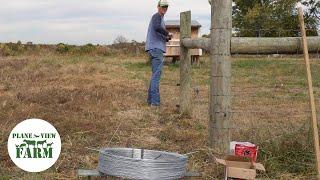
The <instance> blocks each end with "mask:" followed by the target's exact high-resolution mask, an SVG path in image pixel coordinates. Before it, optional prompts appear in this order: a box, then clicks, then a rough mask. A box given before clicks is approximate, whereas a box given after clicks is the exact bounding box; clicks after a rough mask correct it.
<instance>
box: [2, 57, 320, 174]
mask: <svg viewBox="0 0 320 180" xmlns="http://www.w3.org/2000/svg"><path fill="white" fill-rule="evenodd" d="M302 62H303V61H299V60H296V59H289V60H287V59H282V60H274V59H250V60H248V59H237V60H234V62H233V82H232V90H233V92H234V97H233V105H232V106H233V107H232V109H233V114H232V119H233V127H234V129H232V139H233V140H238V141H240V140H245V141H251V142H254V143H256V144H258V145H260V156H259V161H262V162H263V163H264V164H265V165H266V167H267V173H264V174H262V176H263V177H266V178H280V179H291V178H308V177H310V176H311V175H312V174H313V173H314V171H313V164H312V163H313V159H312V157H313V155H312V141H311V139H310V138H307V136H308V131H307V128H306V127H305V126H304V125H305V124H306V122H308V120H309V119H308V117H309V115H308V114H309V113H308V108H307V107H308V106H307V105H308V101H307V96H306V89H305V87H306V86H305V79H304V69H303V68H304V66H303V64H302ZM288 63H289V64H290V63H291V64H293V65H288ZM318 64H319V63H318V62H317V61H314V62H313V65H314V67H316V68H318ZM314 72H316V71H314ZM208 74H209V69H208V62H207V59H204V63H203V64H201V65H200V66H196V67H194V70H193V87H194V86H198V87H199V89H200V93H199V94H198V95H196V94H194V111H193V116H192V118H190V119H187V118H183V117H180V116H179V114H178V112H177V109H176V104H177V102H178V98H179V87H177V86H176V84H177V83H178V82H179V69H178V66H177V65H169V66H165V68H164V74H163V79H162V81H161V95H162V104H163V106H162V108H161V110H160V111H159V112H155V111H152V110H151V109H150V108H149V107H148V106H147V105H146V103H145V100H146V92H147V87H148V83H149V76H150V68H149V67H148V66H147V65H146V64H145V59H143V58H125V57H114V58H111V57H99V56H97V57H90V56H82V57H79V56H57V55H49V56H24V57H14V58H13V57H7V58H2V59H0V107H1V108H0V121H1V123H0V135H1V136H0V145H1V146H0V147H1V152H2V153H1V155H0V157H1V159H0V167H1V168H0V176H2V177H3V178H4V179H5V178H23V179H54V178H55V179H75V178H77V176H76V170H77V169H78V168H89V169H90V168H92V169H93V168H96V167H97V163H98V162H97V160H98V154H97V153H96V152H93V151H90V150H87V149H86V148H85V147H92V148H102V147H105V146H107V144H108V143H109V141H110V138H111V137H112V135H113V133H114V131H115V130H116V129H117V127H118V126H119V124H121V126H120V128H119V131H118V132H117V133H116V135H115V137H114V138H113V140H112V142H111V143H110V146H112V147H136V148H142V147H143V148H146V149H156V150H165V151H173V152H179V153H182V154H183V153H189V152H193V151H196V150H199V153H197V154H194V155H192V156H190V162H189V169H190V170H192V171H198V172H201V173H203V177H202V178H203V179H210V178H217V177H219V176H221V174H222V173H223V171H221V167H219V166H217V165H216V164H215V163H214V161H213V155H214V153H213V152H212V151H210V149H208V147H207V121H208V87H209V84H208V78H209V77H208ZM317 75H318V72H316V76H315V77H316V79H315V87H319V84H320V80H319V77H320V76H317ZM316 90H318V88H316ZM27 118H41V119H45V120H47V121H49V122H51V123H52V124H53V125H54V126H55V127H56V128H57V130H58V131H59V133H60V136H61V138H62V152H61V155H60V158H59V160H58V161H57V162H56V164H55V165H54V166H53V167H52V168H50V169H49V170H47V171H45V172H42V173H38V174H34V175H31V174H28V173H25V172H23V171H21V170H19V169H18V168H17V167H16V166H15V165H14V164H13V163H12V162H11V161H10V158H9V156H8V154H7V150H6V141H7V136H8V135H9V133H10V131H11V129H12V128H13V127H14V126H15V125H16V124H17V123H19V122H20V121H22V120H24V119H27ZM291 148H296V149H291ZM310 148H311V149H310ZM301 150H306V152H305V154H304V153H303V152H300V151H301ZM296 151H299V152H296ZM290 153H291V154H290ZM296 156H297V157H296ZM300 156H301V157H300ZM286 158H290V159H286ZM288 162H293V163H292V164H293V166H288V164H285V163H288ZM301 163H302V164H303V165H302V166H303V167H300V164H301ZM292 168H296V169H292Z"/></svg>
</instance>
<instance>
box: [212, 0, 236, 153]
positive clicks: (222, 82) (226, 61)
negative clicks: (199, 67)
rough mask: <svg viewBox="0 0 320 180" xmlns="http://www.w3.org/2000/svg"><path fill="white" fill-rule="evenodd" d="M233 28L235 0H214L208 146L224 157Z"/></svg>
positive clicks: (226, 149)
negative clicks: (233, 2) (233, 5)
mask: <svg viewBox="0 0 320 180" xmlns="http://www.w3.org/2000/svg"><path fill="white" fill-rule="evenodd" d="M231 29H232V0H212V3H211V50H210V52H211V73H210V107H209V109H210V112H209V115H210V120H209V146H210V147H212V148H213V149H214V150H216V151H217V152H218V153H221V154H224V153H227V152H228V151H229V143H230V129H229V128H230V127H229V126H230V105H231V103H230V100H231V99H230V98H231V97H230V95H231V94H230V93H231V89H230V87H231V86H230V79H231V60H230V49H231V33H232V31H231Z"/></svg>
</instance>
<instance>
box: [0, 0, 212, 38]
mask: <svg viewBox="0 0 320 180" xmlns="http://www.w3.org/2000/svg"><path fill="white" fill-rule="evenodd" d="M157 2H158V0H0V4H1V6H0V42H17V41H18V40H21V41H22V42H23V43H25V42H27V41H32V42H34V43H46V44H49V43H50V44H52V43H54V44H55V43H60V42H63V43H68V44H87V43H94V44H110V43H112V42H113V40H114V39H115V38H116V37H117V36H118V35H123V36H125V37H126V38H127V39H129V40H133V39H134V40H137V41H145V37H146V31H147V27H148V24H149V21H150V18H151V16H152V15H153V14H154V13H155V12H156V11H157V8H156V6H157ZM169 2H170V7H169V9H168V13H167V14H166V16H165V19H166V20H174V19H179V14H180V12H181V11H186V10H191V11H192V19H193V20H197V21H199V22H200V23H201V24H202V25H203V27H202V29H201V33H208V32H209V25H210V6H209V3H208V0H197V1H195V0H171V1H170V0H169Z"/></svg>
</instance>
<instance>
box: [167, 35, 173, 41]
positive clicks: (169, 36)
mask: <svg viewBox="0 0 320 180" xmlns="http://www.w3.org/2000/svg"><path fill="white" fill-rule="evenodd" d="M172 37H173V34H172V33H169V34H168V36H167V38H166V40H167V42H168V41H170V40H171V39H172Z"/></svg>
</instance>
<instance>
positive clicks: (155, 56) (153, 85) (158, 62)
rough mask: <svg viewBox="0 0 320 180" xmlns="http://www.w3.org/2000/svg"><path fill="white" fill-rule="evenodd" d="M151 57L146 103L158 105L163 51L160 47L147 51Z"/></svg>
mask: <svg viewBox="0 0 320 180" xmlns="http://www.w3.org/2000/svg"><path fill="white" fill-rule="evenodd" d="M148 54H149V57H150V59H151V67H152V76H151V80H150V86H149V90H148V104H149V105H153V106H160V91H159V84H160V79H161V73H162V67H163V60H164V59H163V52H162V50H160V49H152V50H149V51H148Z"/></svg>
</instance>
